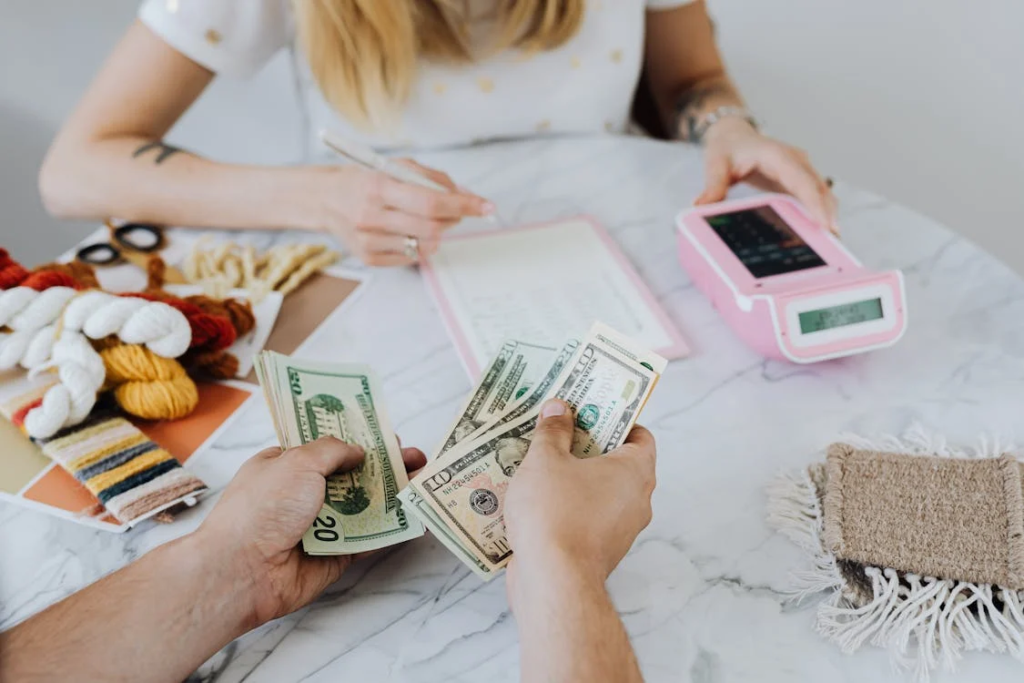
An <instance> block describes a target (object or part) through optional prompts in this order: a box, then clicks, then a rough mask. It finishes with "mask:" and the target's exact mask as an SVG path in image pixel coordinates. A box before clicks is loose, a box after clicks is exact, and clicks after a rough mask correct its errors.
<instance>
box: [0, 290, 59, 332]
mask: <svg viewBox="0 0 1024 683" xmlns="http://www.w3.org/2000/svg"><path fill="white" fill-rule="evenodd" d="M75 294H76V292H75V290H74V289H72V288H71V287H50V288H49V289H44V290H43V291H41V292H38V293H37V294H36V297H35V298H34V299H33V300H32V301H31V302H29V304H28V305H27V306H25V308H23V309H22V310H21V311H19V312H18V314H17V315H15V316H14V317H13V318H11V319H10V320H9V321H8V322H7V326H8V327H10V328H11V329H12V330H18V331H23V332H30V331H32V330H38V329H39V328H41V327H46V326H47V325H49V324H50V323H52V322H53V321H54V320H56V319H57V318H58V317H60V314H61V312H62V311H63V310H64V306H66V305H67V303H68V301H70V300H71V297H73V296H74V295H75Z"/></svg>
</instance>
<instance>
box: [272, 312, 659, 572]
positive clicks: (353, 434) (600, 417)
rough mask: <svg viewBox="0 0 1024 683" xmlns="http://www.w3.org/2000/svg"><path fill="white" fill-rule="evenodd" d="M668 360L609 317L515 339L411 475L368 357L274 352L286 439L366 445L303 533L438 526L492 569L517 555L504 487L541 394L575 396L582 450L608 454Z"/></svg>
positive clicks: (357, 547)
mask: <svg viewBox="0 0 1024 683" xmlns="http://www.w3.org/2000/svg"><path fill="white" fill-rule="evenodd" d="M665 365H666V361H665V359H663V358H661V357H660V356H658V355H657V354H655V353H652V352H650V351H647V350H645V349H643V348H641V347H640V346H639V345H638V344H637V343H636V342H634V341H633V340H631V339H629V338H627V337H625V336H623V335H621V334H619V333H618V332H616V331H615V330H612V329H610V328H609V327H607V326H605V325H602V324H601V323H595V325H594V327H593V328H592V329H591V330H590V332H589V334H588V335H587V336H586V337H585V338H584V339H583V340H582V341H580V340H576V339H569V340H566V341H565V342H564V344H562V346H561V347H560V348H547V347H544V346H540V345H536V344H531V343H527V342H524V341H518V340H508V341H506V342H505V343H503V344H502V346H501V348H500V350H499V351H498V353H497V355H496V356H495V358H494V359H493V360H492V361H491V363H490V365H489V366H488V367H487V369H486V370H485V371H484V373H483V374H482V376H481V379H480V382H479V384H478V385H477V386H476V387H475V388H474V389H473V391H472V392H471V394H470V396H469V399H468V400H467V401H466V403H465V405H464V406H463V408H462V410H461V411H460V413H459V415H458V417H457V418H456V419H455V421H454V423H453V424H452V426H451V428H449V429H448V430H447V431H446V432H445V435H444V437H443V439H442V441H441V443H440V445H439V446H438V448H437V450H436V452H435V453H434V455H433V457H432V458H431V460H430V462H429V463H428V464H427V466H426V467H425V468H424V469H423V470H422V471H421V472H420V473H419V474H418V475H417V476H416V478H415V479H413V480H412V481H411V482H407V481H406V476H405V470H404V469H403V467H402V461H401V453H400V451H399V447H398V442H397V441H396V439H395V437H394V435H393V434H392V433H391V430H390V427H389V424H388V420H387V416H386V414H385V411H384V409H383V407H382V406H381V405H379V404H378V403H376V402H375V399H379V397H380V391H379V389H378V388H377V383H376V380H375V379H374V378H373V376H372V374H371V373H370V372H369V370H368V369H366V368H363V367H360V366H352V365H333V364H324V363H310V362H306V361H295V360H293V359H290V358H287V357H285V356H281V355H278V354H274V353H263V354H261V355H260V357H259V359H258V361H257V374H258V375H259V378H260V383H261V385H262V386H263V389H264V393H265V394H266V397H267V401H268V403H269V404H270V408H271V413H272V415H273V416H274V424H275V428H276V429H277V432H278V438H279V439H280V441H281V444H282V446H284V447H290V446H296V445H300V444H303V443H307V442H309V441H311V440H314V439H316V438H318V437H319V436H323V435H327V434H330V435H332V436H336V437H338V438H340V439H342V440H343V441H347V442H351V443H358V444H359V445H361V446H363V448H364V449H366V458H367V459H366V462H365V464H364V465H363V466H362V468H361V469H360V470H356V471H353V472H348V473H344V474H339V475H333V476H331V477H330V478H329V479H328V485H327V493H326V496H325V501H324V505H323V508H322V509H321V512H320V514H319V515H318V516H317V519H316V521H315V522H314V523H313V526H312V527H311V528H310V529H309V531H308V532H307V533H306V535H305V537H304V538H303V548H304V549H305V551H306V552H307V553H309V554H319V555H335V554H347V553H354V552H361V551H363V550H371V549H375V548H380V547H384V546H388V545H392V544H394V543H399V542H401V541H404V540H407V539H409V538H412V537H414V536H418V535H420V534H422V533H423V527H426V528H427V529H429V530H430V531H431V532H432V533H433V534H434V535H435V536H436V537H437V538H438V540H440V541H441V542H442V543H443V544H444V545H445V546H446V547H447V548H448V549H449V550H451V552H452V553H453V554H455V556H456V557H458V558H459V559H460V560H461V561H462V562H464V563H465V564H466V565H467V566H468V567H469V568H470V569H472V570H473V571H474V572H475V573H476V574H478V575H479V576H481V577H483V578H485V579H490V578H493V577H494V576H495V575H496V574H497V573H498V572H499V571H500V570H501V568H502V567H504V566H505V565H506V564H508V561H509V558H510V557H511V555H512V550H511V548H510V547H509V545H508V541H507V539H506V537H505V524H504V521H503V510H504V496H505V492H506V490H507V489H508V485H509V482H510V480H511V477H512V475H513V474H514V473H515V471H516V468H517V467H518V466H519V463H520V462H522V460H523V458H524V457H525V456H526V451H527V450H528V448H529V446H530V439H531V436H532V434H533V430H534V427H535V426H536V423H537V418H538V414H539V411H540V407H541V404H543V402H544V401H546V400H547V399H550V398H559V399H562V400H564V401H566V402H567V403H568V404H569V406H570V408H571V409H572V412H573V416H574V419H575V424H576V434H575V437H574V439H573V445H572V450H573V453H574V454H575V455H576V456H577V457H581V458H586V457H591V456H595V455H600V454H602V453H606V452H608V451H610V450H612V449H614V448H617V447H618V446H620V445H621V444H622V443H623V442H624V441H625V439H626V436H627V435H628V434H629V431H630V429H632V427H633V425H634V424H635V422H636V419H637V416H638V415H639V413H640V411H641V409H642V408H643V406H644V404H645V403H646V402H647V399H648V397H649V396H650V394H651V390H652V389H653V388H654V385H655V384H656V383H657V381H658V378H659V377H660V376H661V373H662V372H663V371H664V368H665ZM396 499H397V500H396ZM398 501H400V502H401V504H399V502H398Z"/></svg>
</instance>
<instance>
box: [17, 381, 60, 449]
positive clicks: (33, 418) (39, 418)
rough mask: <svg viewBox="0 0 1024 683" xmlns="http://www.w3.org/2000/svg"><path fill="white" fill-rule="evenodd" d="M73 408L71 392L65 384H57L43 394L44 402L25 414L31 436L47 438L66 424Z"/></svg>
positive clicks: (27, 429) (27, 428)
mask: <svg viewBox="0 0 1024 683" xmlns="http://www.w3.org/2000/svg"><path fill="white" fill-rule="evenodd" d="M70 409H71V394H70V392H68V390H67V388H66V387H65V386H64V385H63V384H56V385H54V386H52V387H50V388H49V389H47V390H46V393H45V394H43V402H42V404H41V405H40V406H39V407H38V408H33V409H32V410H30V411H29V412H28V415H26V416H25V423H24V424H25V431H27V432H28V434H29V436H31V437H34V438H38V439H47V438H49V437H51V436H53V435H54V434H56V433H57V431H58V430H59V429H60V428H61V427H63V426H64V423H65V422H66V421H67V419H68V412H69V411H70Z"/></svg>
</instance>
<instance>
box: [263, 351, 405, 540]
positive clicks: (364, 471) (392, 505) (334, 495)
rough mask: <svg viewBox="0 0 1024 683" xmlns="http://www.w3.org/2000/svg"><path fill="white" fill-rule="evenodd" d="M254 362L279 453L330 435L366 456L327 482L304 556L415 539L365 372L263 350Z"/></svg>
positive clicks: (392, 445)
mask: <svg viewBox="0 0 1024 683" xmlns="http://www.w3.org/2000/svg"><path fill="white" fill-rule="evenodd" d="M257 365H258V367H259V368H260V370H259V372H258V376H259V378H260V383H261V385H262V386H263V388H264V392H265V394H266V395H267V400H268V404H269V405H270V406H271V414H272V415H273V418H274V423H275V427H276V429H277V431H278V435H279V438H280V440H281V446H282V447H283V448H292V447H295V446H301V445H303V444H306V443H309V442H311V441H315V440H316V439H318V438H320V437H322V436H333V437H336V438H338V439H341V440H342V441H345V442H346V443H352V444H358V445H359V446H362V447H363V449H364V451H365V453H366V459H365V461H364V462H363V464H362V465H361V466H360V467H358V468H356V469H354V470H351V471H349V472H344V473H337V474H332V475H331V476H329V477H328V478H327V488H326V492H325V494H324V503H323V506H322V507H321V509H320V513H319V514H318V515H317V517H316V520H315V521H314V522H313V525H312V526H311V527H310V528H309V530H308V531H307V532H306V534H305V535H304V536H303V537H302V547H303V549H304V550H305V551H306V553H307V554H310V555H349V554H353V553H360V552H364V551H368V550H376V549H378V548H384V547H386V546H390V545H394V544H396V543H401V542H402V541H406V540H409V539H411V538H416V537H417V536H421V535H423V526H422V524H420V522H419V520H418V518H416V517H410V516H409V515H408V514H406V511H405V510H404V509H403V508H402V506H401V504H400V503H399V502H398V492H399V491H400V490H401V489H403V488H404V487H405V486H406V485H407V484H408V477H407V476H406V473H405V465H404V463H403V461H402V453H401V448H400V447H399V445H398V439H397V438H396V437H395V434H394V432H393V431H392V429H391V424H390V421H389V420H388V417H387V414H386V412H385V411H384V408H383V406H382V405H381V404H380V402H379V401H380V395H381V394H380V388H379V385H378V383H377V380H376V378H375V377H374V376H373V374H372V372H371V371H370V370H369V369H368V368H366V367H364V366H361V365H350V364H345V365H342V364H333V363H318V362H313V361H304V360H297V359H293V358H289V357H287V356H282V355H280V354H274V353H269V352H267V353H263V354H260V357H259V359H258V364H257Z"/></svg>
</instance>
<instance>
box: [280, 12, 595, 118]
mask: <svg viewBox="0 0 1024 683" xmlns="http://www.w3.org/2000/svg"><path fill="white" fill-rule="evenodd" d="M465 4H466V3H465V1H464V0H293V6H294V8H295V16H296V22H297V28H298V34H299V41H300V43H301V45H302V46H303V49H304V50H305V53H306V58H307V60H308V61H309V66H310V69H311V71H312V73H313V77H314V78H315V79H316V81H317V84H318V85H319V86H320V90H321V91H322V92H323V94H324V97H325V98H326V100H327V101H328V102H329V103H330V104H331V106H333V107H334V108H335V109H337V111H338V112H339V113H340V114H342V115H343V116H345V117H346V118H347V119H349V120H350V121H351V122H353V123H354V124H356V125H358V126H360V127H363V128H376V127H387V126H388V125H390V123H393V121H394V118H395V114H396V113H397V112H398V110H399V109H400V108H401V105H402V104H403V103H404V102H405V101H406V99H407V98H408V96H409V92H410V90H411V88H412V84H413V81H414V80H415V76H416V65H417V60H418V59H419V58H420V57H424V58H427V59H432V60H436V61H441V62H448V63H454V64H467V63H470V62H472V61H474V59H476V58H479V57H481V56H483V55H480V54H474V53H473V51H472V50H471V47H470V45H469V40H468V35H467V30H466V24H465V22H464V19H465V18H464V17H463V16H462V14H463V12H462V10H461V9H459V7H456V6H460V7H465ZM496 4H497V12H498V14H497V25H496V30H495V35H494V36H493V37H492V39H491V40H490V41H489V44H488V50H487V53H488V54H493V53H495V52H499V51H501V50H504V49H507V48H517V49H520V50H523V51H525V52H533V51H539V50H550V49H553V48H556V47H558V46H560V45H562V44H564V43H565V42H566V41H568V40H569V39H570V38H571V37H572V36H573V35H574V34H575V33H576V31H577V30H578V29H579V26H580V24H581V23H582V21H583V12H584V0H497V3H496Z"/></svg>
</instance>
